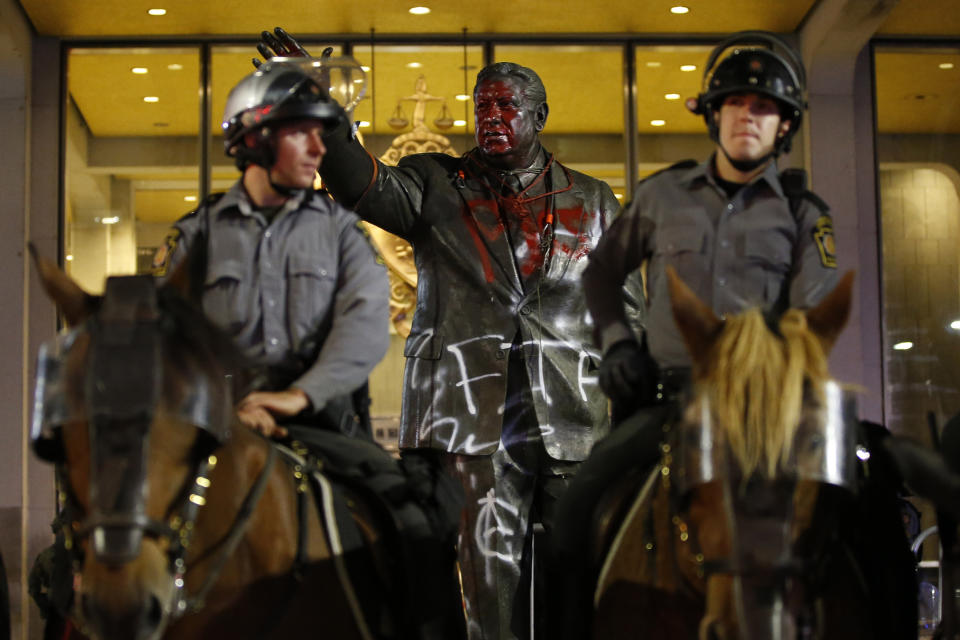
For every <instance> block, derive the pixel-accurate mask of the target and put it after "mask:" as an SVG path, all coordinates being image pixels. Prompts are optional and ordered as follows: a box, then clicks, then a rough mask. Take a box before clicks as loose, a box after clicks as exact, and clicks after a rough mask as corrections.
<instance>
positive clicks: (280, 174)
mask: <svg viewBox="0 0 960 640" xmlns="http://www.w3.org/2000/svg"><path fill="white" fill-rule="evenodd" d="M322 135H323V124H322V123H321V122H320V121H318V120H294V121H293V122H290V123H287V124H284V125H281V126H280V127H279V128H278V129H277V130H276V132H275V133H274V143H275V144H276V162H275V163H274V165H273V168H272V169H271V171H270V176H271V179H272V180H273V181H274V182H276V183H277V184H279V185H282V186H284V187H290V188H293V189H309V188H310V187H312V186H313V177H314V174H316V172H317V169H319V168H320V162H321V161H322V160H323V156H324V154H325V153H326V152H327V148H326V147H325V146H323V139H322Z"/></svg>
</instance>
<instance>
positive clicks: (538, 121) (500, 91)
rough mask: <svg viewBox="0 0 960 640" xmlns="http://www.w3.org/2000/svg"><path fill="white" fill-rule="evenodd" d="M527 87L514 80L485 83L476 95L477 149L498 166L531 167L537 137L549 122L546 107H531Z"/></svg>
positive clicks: (498, 79) (502, 78) (479, 87)
mask: <svg viewBox="0 0 960 640" xmlns="http://www.w3.org/2000/svg"><path fill="white" fill-rule="evenodd" d="M523 88H524V87H523V84H522V83H521V82H520V81H518V80H516V79H514V78H510V77H494V78H488V79H487V80H484V81H483V83H482V84H480V85H479V86H478V87H477V91H476V94H475V95H474V100H475V105H476V106H475V108H474V114H475V116H476V122H477V127H476V140H477V147H478V148H479V149H480V153H482V154H483V156H484V158H485V159H486V160H487V161H488V162H490V163H491V164H493V165H495V166H500V167H503V168H507V169H519V168H522V167H526V166H529V165H530V163H531V162H533V160H534V157H535V156H536V153H537V150H538V149H539V145H538V144H537V136H538V134H539V133H540V131H541V130H542V129H543V124H544V122H545V121H546V105H539V106H536V105H531V104H529V103H528V101H527V100H525V99H524V96H523Z"/></svg>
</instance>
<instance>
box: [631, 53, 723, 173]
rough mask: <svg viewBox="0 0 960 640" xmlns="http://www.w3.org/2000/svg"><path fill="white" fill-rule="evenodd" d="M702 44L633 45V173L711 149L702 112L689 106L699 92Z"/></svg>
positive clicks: (697, 156) (700, 155)
mask: <svg viewBox="0 0 960 640" xmlns="http://www.w3.org/2000/svg"><path fill="white" fill-rule="evenodd" d="M711 51H712V47H704V46H663V45H658V46H646V47H637V49H636V56H635V63H634V64H635V68H636V81H637V133H638V141H637V160H638V166H637V177H638V178H644V177H646V176H648V175H650V174H651V173H654V172H655V171H659V170H660V169H663V168H664V167H668V166H670V165H671V164H673V163H675V162H679V161H680V160H687V159H693V160H697V161H701V160H705V159H706V158H707V157H708V156H709V155H710V154H711V153H712V152H713V149H714V144H713V142H712V141H711V140H710V138H709V136H708V135H707V127H706V124H705V123H704V121H703V117H702V116H698V115H694V114H692V113H690V111H689V110H687V107H686V100H687V98H696V97H697V95H698V94H699V93H700V88H701V82H702V78H703V67H704V65H705V64H706V61H707V58H708V57H709V55H710V52H711Z"/></svg>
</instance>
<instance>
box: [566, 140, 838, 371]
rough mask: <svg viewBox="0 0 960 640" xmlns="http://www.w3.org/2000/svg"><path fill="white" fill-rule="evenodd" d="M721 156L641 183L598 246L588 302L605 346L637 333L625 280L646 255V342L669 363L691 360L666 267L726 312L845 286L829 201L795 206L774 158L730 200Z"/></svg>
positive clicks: (807, 303) (816, 296)
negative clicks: (719, 166) (721, 180)
mask: <svg viewBox="0 0 960 640" xmlns="http://www.w3.org/2000/svg"><path fill="white" fill-rule="evenodd" d="M712 164H713V159H712V158H711V159H710V160H708V161H707V162H704V163H702V164H700V165H697V166H696V167H693V168H690V167H689V166H688V167H684V168H676V167H675V168H672V169H669V170H666V171H664V172H662V173H659V174H656V175H654V176H652V177H651V178H649V179H647V180H645V181H643V182H641V183H640V184H639V185H638V186H637V189H636V193H635V197H634V200H633V201H632V202H631V203H630V204H629V205H628V206H627V207H626V209H624V211H623V212H622V213H621V215H620V216H618V218H617V219H616V220H615V221H614V223H613V224H612V225H611V226H610V228H609V229H608V230H607V231H606V232H605V233H604V235H603V237H602V238H601V240H600V243H599V244H598V246H597V248H596V249H595V250H594V251H593V253H591V254H590V264H589V266H588V267H587V269H586V272H585V273H584V283H585V285H586V286H585V290H586V292H587V304H588V306H589V308H590V312H591V314H592V315H593V318H594V321H595V322H596V324H597V327H598V331H599V334H600V339H601V342H602V345H601V346H602V347H603V349H604V351H605V352H606V350H607V349H608V348H609V347H610V346H611V345H613V344H614V343H616V342H618V341H620V340H624V339H628V338H631V337H632V336H633V334H632V333H631V332H630V329H629V326H628V323H627V321H626V316H625V314H624V308H623V301H622V298H621V296H620V288H621V286H622V284H623V282H624V279H625V278H626V277H627V276H628V275H629V274H630V273H631V272H633V271H635V270H636V269H637V268H639V267H640V265H641V264H642V263H643V262H644V261H647V296H648V299H647V311H648V315H647V324H646V333H647V341H648V344H649V347H650V353H651V354H652V355H653V357H654V358H655V359H656V361H657V363H658V364H659V365H660V366H661V367H686V366H689V365H690V357H689V355H688V354H687V351H686V347H685V345H684V343H683V338H682V336H681V335H680V333H679V330H678V329H677V327H676V324H675V322H674V319H673V312H672V310H671V307H670V294H669V292H668V290H667V281H666V275H665V271H664V270H665V268H666V266H667V265H673V267H674V268H675V269H676V270H677V272H678V273H679V275H680V277H681V278H682V279H683V280H684V281H685V282H686V283H687V284H688V285H689V286H690V287H691V289H693V291H694V292H695V293H696V294H697V295H698V296H699V297H700V299H701V300H703V301H704V302H705V303H706V304H708V305H710V306H711V307H712V308H713V310H714V311H715V312H716V313H718V314H721V315H722V314H733V313H738V312H740V311H743V310H745V309H748V308H750V307H761V308H764V309H770V308H774V307H777V308H786V307H787V306H790V307H798V308H808V307H811V306H813V305H814V304H816V303H817V302H818V301H819V300H820V299H821V298H822V297H823V296H824V295H826V294H827V293H829V292H830V291H831V290H832V289H833V287H834V286H835V285H836V282H837V269H836V256H835V253H834V247H833V223H832V221H831V218H830V214H829V213H828V211H827V210H826V208H825V207H821V206H818V204H817V201H816V200H815V199H814V198H811V197H803V198H800V199H799V200H798V203H799V204H798V206H797V207H796V209H797V210H796V211H795V212H792V211H791V207H790V201H789V198H788V197H787V195H786V194H785V193H784V191H783V187H782V185H781V183H780V179H779V177H778V174H777V170H776V165H774V164H773V163H771V164H770V165H769V166H768V167H767V169H766V171H764V172H763V173H762V174H761V175H760V176H758V177H757V178H756V179H755V180H753V181H752V182H751V183H750V184H747V185H745V186H744V187H743V188H741V189H740V190H739V191H738V192H737V193H736V194H735V195H734V197H733V198H732V199H729V198H728V197H727V195H726V193H725V192H724V191H723V189H721V188H720V187H719V186H718V185H717V183H716V181H715V180H714V178H713V176H712V171H711V167H712ZM821 204H822V203H821Z"/></svg>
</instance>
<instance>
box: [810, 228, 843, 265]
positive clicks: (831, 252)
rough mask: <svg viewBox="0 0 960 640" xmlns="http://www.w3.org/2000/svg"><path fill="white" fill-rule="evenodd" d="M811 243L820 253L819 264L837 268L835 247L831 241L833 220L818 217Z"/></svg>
mask: <svg viewBox="0 0 960 640" xmlns="http://www.w3.org/2000/svg"><path fill="white" fill-rule="evenodd" d="M813 241H814V242H815V243H816V244H817V250H818V251H820V264H822V265H823V266H825V267H829V268H831V269H836V268H837V247H836V244H835V243H834V240H833V220H832V219H831V218H830V216H820V217H819V218H817V224H816V225H815V226H814V227H813Z"/></svg>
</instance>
